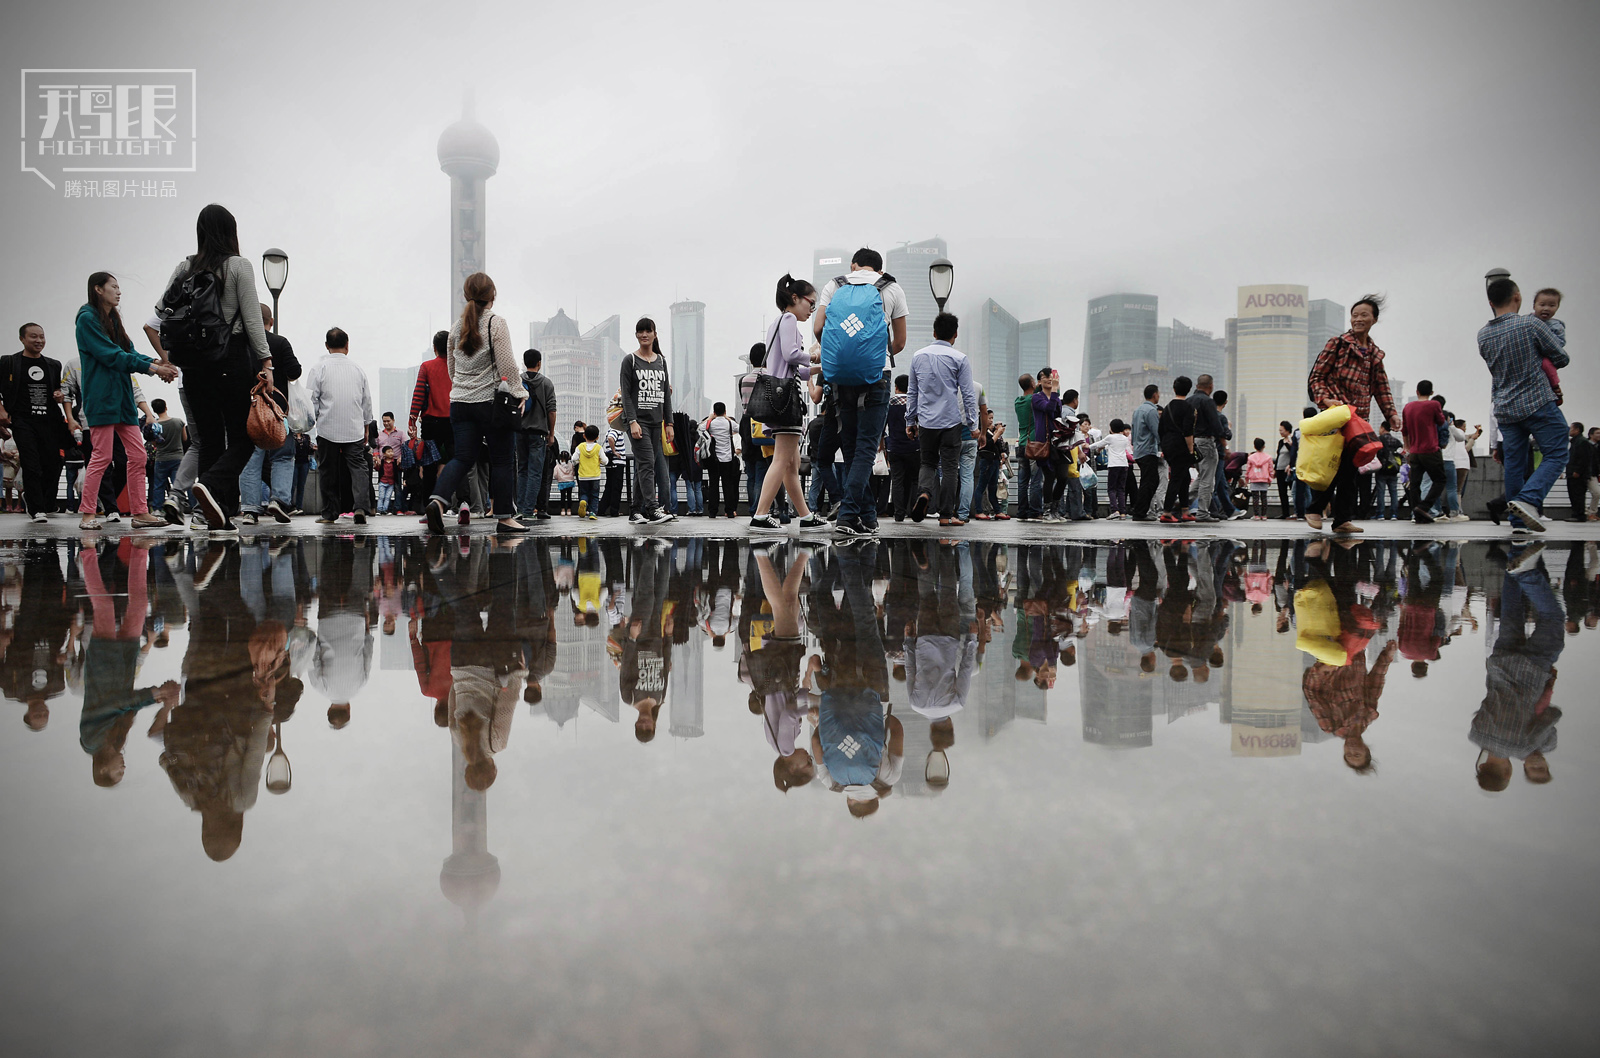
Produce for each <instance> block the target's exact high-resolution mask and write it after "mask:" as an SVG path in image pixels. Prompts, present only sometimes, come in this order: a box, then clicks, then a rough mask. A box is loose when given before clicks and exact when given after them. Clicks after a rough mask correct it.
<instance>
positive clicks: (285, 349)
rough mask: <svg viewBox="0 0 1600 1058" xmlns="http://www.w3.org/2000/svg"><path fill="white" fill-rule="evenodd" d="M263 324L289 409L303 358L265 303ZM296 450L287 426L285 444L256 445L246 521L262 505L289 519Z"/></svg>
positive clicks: (247, 473) (280, 398) (280, 396)
mask: <svg viewBox="0 0 1600 1058" xmlns="http://www.w3.org/2000/svg"><path fill="white" fill-rule="evenodd" d="M261 328H262V330H264V331H266V332H267V348H268V349H270V350H271V351H272V368H273V372H272V373H273V378H274V379H275V380H276V382H277V388H276V389H274V390H273V392H272V399H273V400H275V401H277V403H278V406H279V407H280V408H282V409H283V410H284V411H286V412H287V411H288V410H289V402H288V400H287V399H286V398H285V397H284V392H285V387H287V386H288V385H289V383H291V382H298V381H299V380H300V375H301V370H300V359H299V357H297V356H295V355H294V346H292V345H290V344H289V339H287V338H285V337H283V336H282V335H278V334H273V333H272V310H271V309H270V308H268V307H267V306H266V305H262V306H261ZM151 407H152V408H153V407H155V405H154V404H152V405H151ZM388 422H389V424H390V425H391V426H392V425H393V423H394V419H393V416H390V417H388ZM294 451H295V443H294V435H293V434H291V433H289V432H288V431H287V430H285V431H284V435H283V444H281V445H279V446H278V447H277V448H275V449H273V450H272V451H270V452H269V451H267V450H266V449H265V448H257V449H256V450H255V452H254V454H252V455H251V456H250V462H248V463H246V464H245V465H244V470H243V472H242V473H240V475H239V514H240V521H242V522H244V524H246V525H255V524H256V523H257V522H259V521H260V520H261V512H262V510H263V509H265V510H266V512H267V513H268V514H270V515H272V517H273V520H274V521H276V522H277V523H278V524H280V525H285V524H287V523H288V521H289V511H290V509H292V508H293V507H294V498H293V496H292V495H291V493H292V492H293V491H294ZM263 470H265V471H266V473H265V474H263V473H262V471H263ZM263 477H265V479H266V482H267V487H268V488H270V489H271V491H272V498H271V499H270V500H268V501H267V503H266V504H265V506H264V507H263V504H262V502H261V487H262V485H261V483H262V478H263Z"/></svg>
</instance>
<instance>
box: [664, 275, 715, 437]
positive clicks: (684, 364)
mask: <svg viewBox="0 0 1600 1058" xmlns="http://www.w3.org/2000/svg"><path fill="white" fill-rule="evenodd" d="M671 338H672V346H671V351H670V353H669V354H668V357H667V373H668V377H670V378H671V379H672V409H673V411H682V412H687V413H688V414H689V415H690V416H691V417H696V418H698V417H700V416H704V415H708V414H710V412H711V407H710V405H708V404H706V306H705V302H703V301H680V302H678V303H677V304H675V305H673V306H672V335H671Z"/></svg>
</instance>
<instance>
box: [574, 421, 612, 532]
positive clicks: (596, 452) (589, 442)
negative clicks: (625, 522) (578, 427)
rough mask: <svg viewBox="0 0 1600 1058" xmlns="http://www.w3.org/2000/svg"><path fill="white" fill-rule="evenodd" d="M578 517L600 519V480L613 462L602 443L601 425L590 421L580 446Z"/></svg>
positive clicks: (578, 455) (578, 456)
mask: <svg viewBox="0 0 1600 1058" xmlns="http://www.w3.org/2000/svg"><path fill="white" fill-rule="evenodd" d="M577 459H578V517H579V518H587V519H588V520H589V521H591V522H594V521H599V520H600V515H599V514H597V513H596V510H595V509H596V508H597V507H599V506H600V481H601V478H602V477H603V476H604V474H605V467H606V465H607V464H609V463H610V462H611V458H610V457H609V456H607V455H606V452H605V449H604V448H602V447H601V445H600V427H598V426H596V425H595V424H594V423H590V424H589V425H588V426H585V427H584V428H583V444H581V445H579V446H578V454H577Z"/></svg>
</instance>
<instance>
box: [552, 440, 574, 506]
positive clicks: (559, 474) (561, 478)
mask: <svg viewBox="0 0 1600 1058" xmlns="http://www.w3.org/2000/svg"><path fill="white" fill-rule="evenodd" d="M553 477H554V478H555V482H556V488H557V489H558V490H560V495H561V502H560V507H561V513H562V514H571V513H572V493H573V489H574V488H575V487H576V486H577V484H578V482H577V480H576V476H575V474H574V472H573V469H572V455H571V453H569V452H565V451H563V452H562V453H561V454H560V455H559V456H557V457H556V469H555V474H554V475H553Z"/></svg>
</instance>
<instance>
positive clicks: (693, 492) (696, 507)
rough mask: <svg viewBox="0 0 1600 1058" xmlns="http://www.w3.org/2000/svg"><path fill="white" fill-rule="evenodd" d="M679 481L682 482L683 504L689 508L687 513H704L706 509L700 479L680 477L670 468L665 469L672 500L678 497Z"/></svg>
mask: <svg viewBox="0 0 1600 1058" xmlns="http://www.w3.org/2000/svg"><path fill="white" fill-rule="evenodd" d="M680 481H681V482H683V500H684V504H685V505H686V506H687V507H688V508H689V513H690V514H704V513H705V509H706V507H705V491H704V489H703V487H702V482H701V479H700V478H698V477H681V478H680V477H679V476H678V475H676V474H674V473H672V472H671V471H670V470H669V471H667V488H668V490H669V491H670V494H671V496H672V498H673V500H674V501H676V500H677V498H678V482H680ZM668 509H669V510H670V509H671V508H668ZM674 513H676V512H674Z"/></svg>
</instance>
